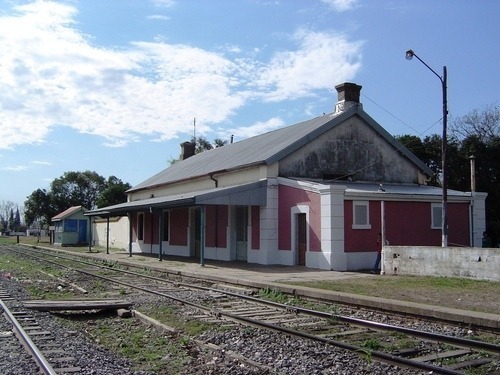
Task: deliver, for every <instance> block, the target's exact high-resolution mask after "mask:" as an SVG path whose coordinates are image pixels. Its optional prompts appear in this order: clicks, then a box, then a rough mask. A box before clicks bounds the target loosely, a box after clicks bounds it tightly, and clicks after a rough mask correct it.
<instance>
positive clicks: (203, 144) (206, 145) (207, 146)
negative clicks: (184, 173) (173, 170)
mask: <svg viewBox="0 0 500 375" xmlns="http://www.w3.org/2000/svg"><path fill="white" fill-rule="evenodd" d="M191 143H195V149H194V153H195V154H199V153H200V152H204V151H208V150H212V149H214V148H218V147H222V146H225V145H227V144H228V141H223V140H222V139H221V138H215V139H214V141H213V143H210V142H209V141H208V140H207V139H206V138H205V137H204V136H202V135H201V136H199V137H197V138H196V142H195V138H194V137H192V138H191ZM179 160H180V159H179V158H177V159H174V158H171V159H170V160H169V161H168V162H169V164H170V165H172V164H175V163H177V162H178V161H179Z"/></svg>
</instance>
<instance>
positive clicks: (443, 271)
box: [382, 246, 500, 281]
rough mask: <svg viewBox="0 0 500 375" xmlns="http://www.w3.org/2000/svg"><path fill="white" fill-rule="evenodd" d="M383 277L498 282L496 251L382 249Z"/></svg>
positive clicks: (499, 265)
mask: <svg viewBox="0 0 500 375" xmlns="http://www.w3.org/2000/svg"><path fill="white" fill-rule="evenodd" d="M382 261H383V265H384V271H385V274H386V275H414V276H453V277H471V278H477V279H483V280H493V281H500V249H497V248H484V249H483V248H480V247H444V248H443V247H430V246H429V247H424V246H384V249H383V259H382Z"/></svg>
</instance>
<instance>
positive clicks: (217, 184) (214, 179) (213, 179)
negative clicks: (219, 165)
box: [209, 173, 219, 187]
mask: <svg viewBox="0 0 500 375" xmlns="http://www.w3.org/2000/svg"><path fill="white" fill-rule="evenodd" d="M209 176H210V179H211V180H212V181H213V182H214V183H215V187H219V181H217V179H216V178H215V177H214V174H213V173H210V174H209Z"/></svg>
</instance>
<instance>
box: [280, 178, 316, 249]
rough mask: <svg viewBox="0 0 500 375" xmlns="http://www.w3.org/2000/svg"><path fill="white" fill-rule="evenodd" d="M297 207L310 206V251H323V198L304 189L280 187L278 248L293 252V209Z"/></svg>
mask: <svg viewBox="0 0 500 375" xmlns="http://www.w3.org/2000/svg"><path fill="white" fill-rule="evenodd" d="M297 205H306V206H309V223H308V224H309V227H308V230H309V251H321V197H320V195H319V194H318V193H313V192H311V191H307V190H304V189H297V188H293V187H289V186H284V185H279V187H278V207H279V208H278V233H279V234H278V248H279V249H280V250H291V249H292V243H291V235H290V231H291V230H292V223H291V209H292V207H295V206H297Z"/></svg>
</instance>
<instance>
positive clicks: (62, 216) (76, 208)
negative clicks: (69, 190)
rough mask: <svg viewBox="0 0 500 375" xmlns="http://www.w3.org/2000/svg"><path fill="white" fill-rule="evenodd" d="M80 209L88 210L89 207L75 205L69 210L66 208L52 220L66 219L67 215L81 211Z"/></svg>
mask: <svg viewBox="0 0 500 375" xmlns="http://www.w3.org/2000/svg"><path fill="white" fill-rule="evenodd" d="M79 211H83V212H86V211H87V209H86V208H84V207H82V206H73V207H70V208H68V209H67V210H64V211H63V212H61V213H59V214H57V215H56V216H54V217H53V218H52V221H60V220H63V219H66V218H67V217H69V216H71V215H73V214H74V213H76V212H79Z"/></svg>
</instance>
